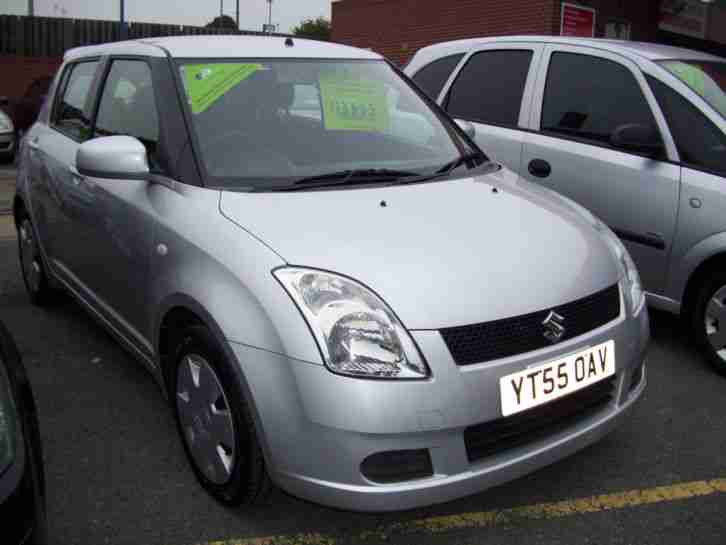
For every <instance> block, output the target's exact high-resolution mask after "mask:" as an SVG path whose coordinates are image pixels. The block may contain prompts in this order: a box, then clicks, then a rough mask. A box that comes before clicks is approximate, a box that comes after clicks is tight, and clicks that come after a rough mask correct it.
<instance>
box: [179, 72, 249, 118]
mask: <svg viewBox="0 0 726 545" xmlns="http://www.w3.org/2000/svg"><path fill="white" fill-rule="evenodd" d="M261 69H262V65H261V64H250V63H244V64H240V63H219V64H187V65H185V66H183V67H182V77H183V78H184V86H185V87H186V91H187V95H188V97H189V104H190V105H191V107H192V113H194V114H201V113H202V112H204V111H206V110H207V109H208V108H209V107H210V106H211V105H212V104H214V103H215V102H217V100H219V99H220V98H221V97H222V96H224V95H225V94H226V93H227V92H229V90H230V89H233V88H234V87H236V86H237V85H239V83H240V82H241V81H243V80H245V79H247V78H249V77H250V76H251V75H252V74H254V73H255V72H257V71H258V70H261Z"/></svg>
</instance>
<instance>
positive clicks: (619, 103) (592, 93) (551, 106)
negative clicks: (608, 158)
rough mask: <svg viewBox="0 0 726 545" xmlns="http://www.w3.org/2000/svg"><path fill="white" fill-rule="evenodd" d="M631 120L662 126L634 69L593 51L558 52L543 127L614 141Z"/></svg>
mask: <svg viewBox="0 0 726 545" xmlns="http://www.w3.org/2000/svg"><path fill="white" fill-rule="evenodd" d="M630 123H637V124H641V125H645V126H647V127H649V128H651V129H653V130H654V131H657V127H656V124H655V119H654V118H653V113H652V112H651V110H650V106H649V105H648V102H647V101H646V100H645V97H644V96H643V92H642V90H641V89H640V86H639V85H638V82H637V80H636V79H635V77H634V76H633V74H632V73H631V72H630V70H628V69H627V68H625V67H624V66H622V65H620V64H618V63H616V62H613V61H609V60H606V59H601V58H599V57H592V56H589V55H579V54H575V53H555V54H553V55H552V59H551V60H550V67H549V73H548V75H547V86H546V88H545V94H544V103H543V105H542V123H541V130H542V131H543V132H549V133H555V134H564V135H569V136H574V137H578V138H583V139H585V140H591V141H593V142H594V143H598V144H608V145H609V144H610V136H611V135H612V133H613V132H614V131H615V129H616V128H618V127H620V126H621V125H625V124H630Z"/></svg>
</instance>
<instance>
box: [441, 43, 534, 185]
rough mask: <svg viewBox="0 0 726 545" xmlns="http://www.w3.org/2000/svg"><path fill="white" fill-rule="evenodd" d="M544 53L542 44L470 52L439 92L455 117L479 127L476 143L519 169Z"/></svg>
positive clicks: (448, 110)
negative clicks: (532, 99) (537, 70)
mask: <svg viewBox="0 0 726 545" xmlns="http://www.w3.org/2000/svg"><path fill="white" fill-rule="evenodd" d="M541 53H542V46H541V45H539V44H534V43H533V44H527V43H507V44H498V45H488V46H485V47H481V48H479V49H476V50H475V51H473V52H471V53H469V55H468V56H467V57H466V59H465V60H464V62H463V63H461V64H460V67H459V69H458V71H457V72H456V73H455V75H454V77H453V78H451V79H450V82H449V84H448V85H447V86H446V88H445V89H444V91H443V93H442V94H441V96H440V103H441V104H442V105H443V106H444V108H445V109H446V111H447V112H448V113H449V114H450V115H451V116H452V117H455V118H457V119H465V120H467V121H470V122H472V123H473V124H474V126H475V127H476V138H475V139H476V142H477V144H479V146H480V147H481V148H482V149H483V150H484V151H485V152H486V153H487V154H488V155H489V156H490V157H491V158H492V159H494V160H496V161H499V162H501V163H503V164H504V165H506V166H507V167H508V168H510V169H512V170H514V171H515V172H519V169H520V162H521V154H522V143H523V140H524V134H525V133H524V132H523V131H522V130H521V129H523V128H525V127H526V124H527V119H528V118H529V112H530V110H529V105H530V103H531V98H532V91H533V88H534V82H535V77H536V68H537V66H538V63H539V59H540V56H541Z"/></svg>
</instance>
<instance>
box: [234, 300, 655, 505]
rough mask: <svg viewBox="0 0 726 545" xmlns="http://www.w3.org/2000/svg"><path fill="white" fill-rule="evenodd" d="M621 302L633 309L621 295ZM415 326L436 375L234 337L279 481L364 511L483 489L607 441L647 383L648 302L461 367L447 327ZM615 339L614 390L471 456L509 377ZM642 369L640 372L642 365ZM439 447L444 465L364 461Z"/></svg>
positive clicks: (436, 454)
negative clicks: (335, 363)
mask: <svg viewBox="0 0 726 545" xmlns="http://www.w3.org/2000/svg"><path fill="white" fill-rule="evenodd" d="M621 308H623V309H624V308H625V306H624V305H622V307H621ZM413 336H414V338H415V340H416V342H417V343H418V345H419V347H420V348H421V350H422V352H423V353H424V355H425V357H426V359H427V361H428V363H429V365H430V367H431V369H432V373H433V377H432V378H431V379H430V380H426V381H414V382H401V381H374V380H361V379H352V378H347V377H341V376H338V375H334V374H333V373H331V372H329V371H328V370H327V369H326V368H325V367H323V366H322V365H319V364H312V363H307V362H301V361H297V360H292V359H290V358H287V357H285V356H282V355H279V354H272V353H269V352H266V351H262V350H258V349H254V348H251V347H247V346H242V345H237V344H232V348H233V351H234V353H235V355H236V357H237V359H238V362H239V364H240V366H241V368H242V371H243V373H244V375H245V377H246V380H247V382H248V386H249V391H250V394H251V396H252V400H253V403H254V408H255V413H256V416H257V422H258V430H259V432H260V436H261V442H262V445H263V449H264V451H265V455H266V459H267V463H268V470H269V472H270V475H271V477H272V478H273V480H274V481H275V482H276V484H278V485H279V486H280V487H281V488H283V489H284V490H286V491H288V492H290V493H291V494H293V495H296V496H299V497H302V498H305V499H309V500H312V501H315V502H317V503H321V504H325V505H329V506H332V507H337V508H343V509H349V510H354V511H389V510H400V509H409V508H414V507H419V506H424V505H430V504H434V503H440V502H445V501H449V500H453V499H455V498H459V497H462V496H466V495H470V494H474V493H477V492H480V491H482V490H485V489H487V488H490V487H493V486H496V485H498V484H501V483H503V482H506V481H509V480H512V479H515V478H517V477H520V476H522V475H525V474H527V473H529V472H531V471H534V470H536V469H538V468H541V467H543V466H546V465H548V464H551V463H553V462H555V461H557V460H559V459H561V458H563V457H565V456H568V455H570V454H572V453H574V452H576V451H578V450H580V449H582V448H584V447H586V446H587V445H590V444H591V443H593V442H595V441H597V440H598V439H600V438H601V437H603V436H604V435H606V434H607V433H609V432H610V431H612V430H613V429H614V428H615V427H617V426H618V424H619V423H620V422H622V421H623V419H624V418H625V417H626V416H627V414H628V412H629V411H630V410H631V409H632V408H633V406H634V404H635V402H636V401H637V400H638V398H639V397H640V395H641V394H642V392H643V391H644V389H645V384H646V380H645V372H644V371H643V372H642V374H641V375H640V376H641V379H640V382H639V383H638V384H637V386H636V387H635V388H632V389H631V380H632V377H633V375H634V372H635V370H636V369H638V368H640V367H641V365H642V364H643V362H644V359H645V351H646V347H647V344H648V341H649V337H650V332H649V323H648V314H647V309H643V310H642V311H641V312H640V314H639V315H638V317H636V318H626V317H625V315H624V310H623V312H621V316H620V317H619V318H618V319H616V320H615V321H614V322H612V323H610V324H607V325H605V326H603V327H601V328H599V329H596V330H594V331H592V332H590V333H588V334H587V335H583V336H581V337H578V338H575V339H571V340H569V341H567V342H564V343H562V344H560V345H557V346H556V347H549V348H546V349H542V350H538V351H535V352H531V353H528V354H525V355H523V356H515V357H511V358H503V359H500V360H496V361H492V362H487V363H484V364H479V365H471V366H466V367H459V366H457V365H456V364H455V363H454V361H453V360H452V358H451V355H450V354H449V351H448V349H447V347H446V345H445V343H444V341H443V339H442V338H441V335H440V334H439V332H437V331H415V332H413ZM609 339H613V340H614V341H615V345H616V379H615V392H614V396H613V399H612V400H611V401H609V402H608V403H607V404H605V405H603V406H602V407H600V408H599V409H598V410H597V412H595V413H588V414H587V415H586V416H583V418H580V419H579V420H576V421H573V422H572V423H571V425H569V426H568V427H566V428H564V429H557V430H556V431H553V433H551V434H546V435H544V436H542V437H539V438H538V439H537V440H534V441H531V442H527V443H526V444H524V445H522V446H516V447H513V448H510V449H508V450H505V451H503V452H497V453H495V454H493V455H491V456H488V457H486V458H483V459H481V460H477V461H475V462H470V461H469V459H468V457H467V450H466V446H465V441H464V430H465V429H466V428H467V427H468V426H472V425H476V424H480V423H482V422H487V421H490V420H496V419H499V418H501V407H500V397H499V377H501V376H503V375H506V374H509V373H513V372H516V371H520V370H522V369H525V368H527V367H529V366H531V365H533V364H537V363H544V362H546V361H550V360H553V359H556V358H558V357H560V356H562V355H566V354H570V353H573V352H577V351H579V350H582V349H584V348H586V347H587V346H592V345H595V344H598V343H601V342H604V341H606V340H609ZM636 374H637V373H636ZM422 449H425V450H426V451H428V453H429V455H430V459H431V463H432V464H431V465H432V468H433V474H432V475H431V476H429V477H426V478H420V479H414V480H408V481H404V482H393V483H387V484H381V483H376V482H372V481H371V480H369V479H367V478H366V477H365V476H364V474H363V472H362V471H361V464H362V462H363V460H365V459H366V458H367V457H369V456H370V455H372V454H375V453H380V452H388V451H412V450H418V451H420V450H422Z"/></svg>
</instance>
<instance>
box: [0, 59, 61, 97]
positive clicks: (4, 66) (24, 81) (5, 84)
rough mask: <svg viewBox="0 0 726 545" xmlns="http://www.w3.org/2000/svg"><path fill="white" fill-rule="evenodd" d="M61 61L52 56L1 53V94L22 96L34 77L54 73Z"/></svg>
mask: <svg viewBox="0 0 726 545" xmlns="http://www.w3.org/2000/svg"><path fill="white" fill-rule="evenodd" d="M61 61H62V59H60V58H52V57H20V56H16V55H0V96H7V97H11V98H18V97H20V96H22V95H23V94H24V93H25V90H26V89H27V87H28V85H30V83H31V82H32V81H33V80H34V79H36V78H39V77H41V76H46V75H52V74H54V73H55V71H56V70H58V67H59V66H60V65H61Z"/></svg>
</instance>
